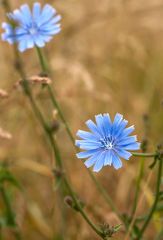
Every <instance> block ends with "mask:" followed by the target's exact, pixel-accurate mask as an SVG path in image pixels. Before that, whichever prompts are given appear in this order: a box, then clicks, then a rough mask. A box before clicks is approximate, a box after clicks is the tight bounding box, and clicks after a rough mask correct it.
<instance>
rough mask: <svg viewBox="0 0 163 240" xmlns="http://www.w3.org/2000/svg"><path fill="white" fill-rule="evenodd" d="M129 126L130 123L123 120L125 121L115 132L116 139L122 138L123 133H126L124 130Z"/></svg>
mask: <svg viewBox="0 0 163 240" xmlns="http://www.w3.org/2000/svg"><path fill="white" fill-rule="evenodd" d="M127 124H128V121H127V120H125V119H124V120H123V121H121V123H120V124H119V126H117V128H115V130H116V131H115V132H114V137H118V138H119V137H120V136H121V134H122V133H123V131H124V128H125V127H126V126H127Z"/></svg>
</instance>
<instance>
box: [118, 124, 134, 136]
mask: <svg viewBox="0 0 163 240" xmlns="http://www.w3.org/2000/svg"><path fill="white" fill-rule="evenodd" d="M134 130H135V127H134V126H131V127H128V128H126V129H124V130H123V132H122V134H121V135H122V136H123V137H126V136H128V135H130V134H131V133H132V132H133V131H134Z"/></svg>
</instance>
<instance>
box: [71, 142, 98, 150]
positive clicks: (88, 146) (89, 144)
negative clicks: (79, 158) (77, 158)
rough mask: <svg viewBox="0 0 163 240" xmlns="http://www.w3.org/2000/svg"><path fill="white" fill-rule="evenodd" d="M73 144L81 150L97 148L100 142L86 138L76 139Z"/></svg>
mask: <svg viewBox="0 0 163 240" xmlns="http://www.w3.org/2000/svg"><path fill="white" fill-rule="evenodd" d="M75 144H76V146H77V147H80V148H81V149H83V150H91V149H97V148H100V147H101V144H100V143H98V142H93V141H87V140H76V141H75Z"/></svg>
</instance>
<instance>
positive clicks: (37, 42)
mask: <svg viewBox="0 0 163 240" xmlns="http://www.w3.org/2000/svg"><path fill="white" fill-rule="evenodd" d="M34 42H35V45H36V46H37V47H44V46H45V40H44V37H42V36H40V35H39V34H37V35H36V36H34Z"/></svg>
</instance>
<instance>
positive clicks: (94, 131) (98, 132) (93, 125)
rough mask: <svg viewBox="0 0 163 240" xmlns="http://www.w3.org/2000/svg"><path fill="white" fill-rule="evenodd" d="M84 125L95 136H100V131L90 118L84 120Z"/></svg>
mask: <svg viewBox="0 0 163 240" xmlns="http://www.w3.org/2000/svg"><path fill="white" fill-rule="evenodd" d="M86 125H87V127H88V128H89V129H90V130H91V131H92V132H93V133H94V134H95V135H96V136H97V137H99V136H101V134H100V131H99V130H98V128H97V126H96V124H95V123H94V122H93V121H92V120H88V121H86Z"/></svg>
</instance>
